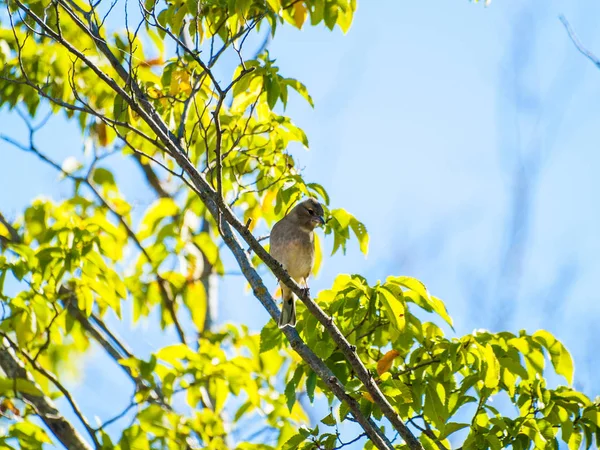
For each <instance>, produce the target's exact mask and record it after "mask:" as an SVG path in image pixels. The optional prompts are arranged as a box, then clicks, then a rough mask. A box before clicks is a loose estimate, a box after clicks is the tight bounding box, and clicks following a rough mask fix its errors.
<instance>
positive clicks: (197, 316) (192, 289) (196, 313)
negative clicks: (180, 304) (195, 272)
mask: <svg viewBox="0 0 600 450" xmlns="http://www.w3.org/2000/svg"><path fill="white" fill-rule="evenodd" d="M183 301H184V304H185V306H186V307H187V309H188V311H189V312H190V316H191V317H192V322H194V325H196V328H197V329H198V331H199V332H202V331H204V325H205V323H206V312H207V299H206V292H205V291H204V286H203V284H202V283H201V282H200V281H196V282H194V283H187V285H186V288H185V294H184V296H183Z"/></svg>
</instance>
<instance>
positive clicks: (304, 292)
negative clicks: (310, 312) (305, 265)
mask: <svg viewBox="0 0 600 450" xmlns="http://www.w3.org/2000/svg"><path fill="white" fill-rule="evenodd" d="M302 296H303V297H309V298H310V288H309V287H305V288H302Z"/></svg>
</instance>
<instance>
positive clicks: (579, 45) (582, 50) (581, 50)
mask: <svg viewBox="0 0 600 450" xmlns="http://www.w3.org/2000/svg"><path fill="white" fill-rule="evenodd" d="M558 18H559V19H560V21H561V22H562V24H563V25H564V27H565V29H566V30H567V33H568V34H569V38H571V42H573V44H574V45H575V47H576V48H577V50H579V53H581V54H582V55H583V56H585V57H586V58H587V59H589V60H590V61H591V62H592V63H594V65H595V66H596V68H598V69H600V58H598V57H597V56H596V55H594V54H593V53H592V52H590V51H589V50H588V49H587V48H585V47H584V46H583V44H582V43H581V41H580V40H579V38H578V37H577V35H576V34H575V31H573V28H571V24H570V23H569V21H568V20H567V18H566V17H565V16H563V15H562V14H561V15H560V16H559V17H558Z"/></svg>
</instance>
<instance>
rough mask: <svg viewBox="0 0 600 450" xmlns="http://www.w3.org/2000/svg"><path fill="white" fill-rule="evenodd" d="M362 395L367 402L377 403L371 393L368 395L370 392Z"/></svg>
mask: <svg viewBox="0 0 600 450" xmlns="http://www.w3.org/2000/svg"><path fill="white" fill-rule="evenodd" d="M361 395H362V397H363V398H364V399H365V400H368V401H370V402H371V403H375V400H373V397H372V396H371V394H370V393H368V392H366V391H365V392H363V393H362V394H361Z"/></svg>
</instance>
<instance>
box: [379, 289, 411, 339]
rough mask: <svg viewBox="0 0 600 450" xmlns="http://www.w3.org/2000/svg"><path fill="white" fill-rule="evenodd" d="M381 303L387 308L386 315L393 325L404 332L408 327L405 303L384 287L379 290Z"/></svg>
mask: <svg viewBox="0 0 600 450" xmlns="http://www.w3.org/2000/svg"><path fill="white" fill-rule="evenodd" d="M377 295H378V298H379V301H380V302H381V304H382V305H383V306H384V308H385V312H386V315H387V317H388V319H389V320H390V322H391V323H392V325H393V326H394V327H395V328H396V329H397V330H398V331H403V330H404V328H405V326H406V318H405V313H406V309H405V306H404V302H403V301H402V300H401V299H399V298H397V297H396V296H394V294H393V293H392V292H390V291H389V290H388V289H386V288H385V287H384V286H382V287H381V288H379V289H378V290H377Z"/></svg>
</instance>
